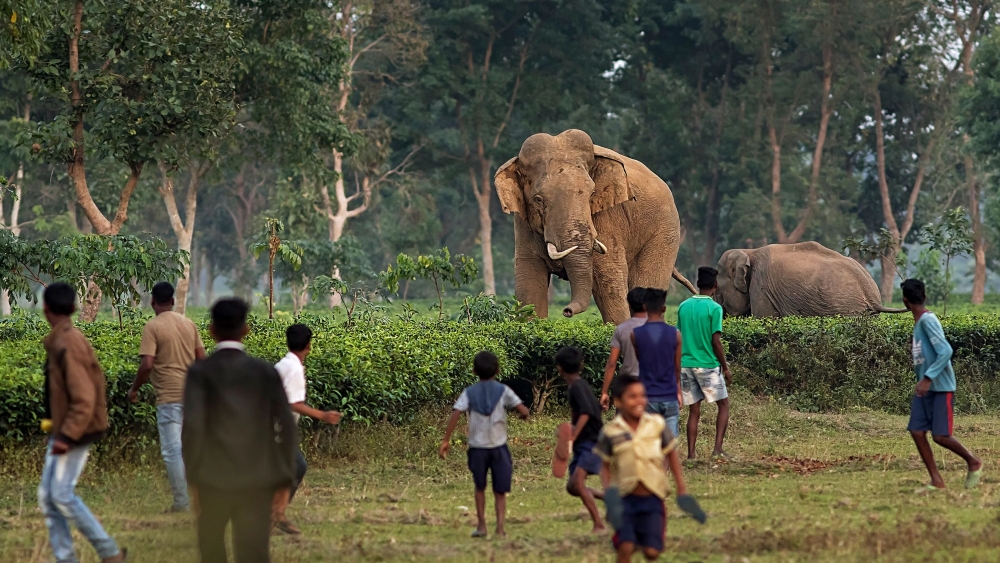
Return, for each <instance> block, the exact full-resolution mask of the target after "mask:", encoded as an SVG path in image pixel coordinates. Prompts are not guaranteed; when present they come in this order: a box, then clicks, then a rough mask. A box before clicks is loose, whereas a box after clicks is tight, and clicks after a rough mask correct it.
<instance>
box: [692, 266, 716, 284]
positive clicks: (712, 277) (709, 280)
mask: <svg viewBox="0 0 1000 563" xmlns="http://www.w3.org/2000/svg"><path fill="white" fill-rule="evenodd" d="M718 277H719V271H718V270H716V269H715V268H712V267H710V266H702V267H700V268H698V284H697V285H698V289H711V288H713V287H715V281H716V278H718Z"/></svg>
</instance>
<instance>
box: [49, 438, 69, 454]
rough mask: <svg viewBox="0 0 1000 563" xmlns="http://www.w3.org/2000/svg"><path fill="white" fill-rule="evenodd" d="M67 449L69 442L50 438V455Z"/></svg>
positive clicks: (64, 451) (61, 452)
mask: <svg viewBox="0 0 1000 563" xmlns="http://www.w3.org/2000/svg"><path fill="white" fill-rule="evenodd" d="M68 451H69V444H67V443H66V442H63V441H62V440H52V455H62V454H64V453H66V452H68Z"/></svg>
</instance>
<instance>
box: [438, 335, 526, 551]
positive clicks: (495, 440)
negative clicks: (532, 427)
mask: <svg viewBox="0 0 1000 563" xmlns="http://www.w3.org/2000/svg"><path fill="white" fill-rule="evenodd" d="M472 371H473V373H475V374H476V375H477V376H479V383H476V384H475V385H472V386H471V387H467V388H466V389H465V390H464V391H462V394H461V395H460V396H459V397H458V400H457V401H455V407H454V410H453V411H452V413H451V418H449V419H448V427H447V428H446V429H445V431H444V439H443V440H442V441H441V447H440V448H439V449H438V455H439V456H441V459H444V458H445V457H446V456H447V455H448V451H449V450H450V449H451V434H452V432H454V431H455V427H456V426H457V425H458V419H459V418H460V417H461V416H462V413H466V414H467V415H468V417H469V451H468V463H469V471H471V472H472V481H473V483H474V484H475V486H476V519H477V524H476V530H475V531H474V532H472V537H474V538H485V537H486V473H487V472H489V473H490V476H491V477H492V484H493V500H494V503H495V505H496V513H497V528H496V534H497V537H501V538H502V537H504V536H505V535H506V530H505V529H504V520H505V517H506V515H507V493H509V492H510V486H511V477H512V475H513V472H514V464H513V461H512V460H511V457H510V450H509V449H508V448H507V409H515V410H517V414H518V416H519V417H520V418H521V420H528V417H529V415H530V413H529V412H528V408H527V407H525V406H524V404H523V403H522V402H521V399H520V397H518V396H517V394H516V393H514V391H513V390H511V388H510V387H507V386H506V385H504V384H503V383H500V382H499V381H497V380H496V377H497V374H498V373H500V361H499V360H498V359H497V357H496V356H495V355H494V354H493V353H492V352H485V351H484V352H480V353H478V354H476V357H475V359H474V360H473V364H472Z"/></svg>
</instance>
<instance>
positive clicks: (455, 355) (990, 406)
mask: <svg viewBox="0 0 1000 563" xmlns="http://www.w3.org/2000/svg"><path fill="white" fill-rule="evenodd" d="M299 320H300V321H301V322H306V323H307V324H309V325H310V326H312V328H313V330H314V333H315V337H314V342H313V353H312V355H310V356H309V358H308V360H307V361H306V367H307V374H308V377H309V383H310V385H309V399H308V400H309V402H310V403H311V404H312V405H313V406H315V407H317V408H322V409H329V408H336V409H340V410H342V411H343V412H344V413H345V415H346V416H347V418H348V420H353V421H358V422H362V423H370V422H373V421H381V420H385V421H390V422H399V421H405V420H408V419H409V418H410V417H412V416H413V415H414V414H415V413H417V412H418V411H419V410H420V409H421V408H423V407H426V406H428V405H431V406H433V405H440V406H446V405H447V404H448V402H449V401H451V400H453V399H454V398H455V396H456V395H458V393H459V392H460V391H461V389H462V388H464V387H465V386H467V385H469V384H471V383H473V382H474V381H475V376H474V375H473V374H472V369H471V366H472V357H473V356H474V355H475V354H476V353H477V352H479V351H480V350H484V349H485V350H491V351H493V352H494V353H496V354H497V356H498V357H499V358H500V363H501V370H502V371H501V378H502V379H506V380H508V381H511V384H512V386H515V389H516V390H518V392H519V393H520V394H522V398H524V399H525V400H526V402H529V403H530V404H533V406H534V407H535V408H536V409H537V408H542V407H544V405H545V404H546V403H547V402H548V401H550V400H551V399H552V397H553V393H554V391H555V390H556V389H559V388H560V382H559V381H558V375H557V374H556V371H555V367H554V364H553V361H552V356H553V355H554V354H555V352H556V351H557V350H558V349H559V348H560V347H561V346H565V345H574V346H577V347H579V348H581V349H583V351H584V354H585V358H586V365H585V369H584V377H585V378H586V379H588V380H589V381H591V383H593V384H594V385H595V386H598V385H599V384H600V380H601V377H602V374H603V368H604V362H605V361H606V359H607V353H608V342H609V341H610V337H611V332H612V328H611V327H610V326H608V325H602V324H600V323H598V322H566V321H561V320H543V321H534V322H528V323H519V322H503V323H495V324H469V323H468V322H441V323H439V322H413V321H410V322H405V321H389V320H386V321H385V322H383V323H369V324H362V325H357V326H354V327H351V328H346V327H344V326H343V324H342V323H339V322H336V321H334V320H333V319H332V318H330V317H324V316H315V315H304V316H302V317H299ZM287 324H288V321H287V320H284V321H277V320H276V321H268V320H266V319H263V320H261V319H256V318H255V319H252V320H251V334H250V337H249V338H248V339H247V342H246V344H247V348H248V350H249V352H250V353H251V354H254V355H257V356H260V357H262V358H264V359H267V360H269V361H277V360H278V359H279V358H281V356H283V355H284V353H285V342H284V328H285V326H286V325H287ZM912 325H913V321H912V319H911V318H909V317H907V316H901V315H898V316H889V315H883V316H881V317H876V318H854V319H820V318H811V319H792V318H789V319H727V320H726V322H725V329H724V340H725V341H726V344H727V347H728V351H729V357H730V362H731V364H732V366H733V372H734V378H735V381H736V384H737V385H741V386H744V387H746V388H748V389H749V390H750V391H751V392H753V393H755V394H758V395H766V396H772V397H776V398H777V399H779V400H780V401H782V402H785V403H787V404H790V405H792V406H793V407H795V408H797V409H800V410H804V411H813V412H815V411H829V410H837V409H842V408H847V407H852V406H865V407H869V408H873V409H880V410H885V411H888V412H893V413H904V412H906V411H907V409H908V406H909V399H910V395H911V392H912V388H913V383H914V381H913V371H912V368H911V365H910V364H911V359H910V337H911V330H912ZM944 328H945V332H946V334H947V335H948V338H949V340H950V341H951V343H952V346H953V347H954V348H955V360H954V361H955V370H956V373H957V375H958V380H959V389H958V393H956V402H955V405H956V408H957V409H958V410H959V411H962V412H977V413H981V412H987V411H993V410H996V409H997V407H998V406H1000V383H998V380H997V378H996V375H995V374H997V373H998V372H1000V344H998V343H1000V318H998V317H993V316H989V317H975V316H952V317H949V318H947V319H945V320H944ZM82 329H83V331H84V333H85V334H86V335H87V337H88V338H90V339H91V342H92V343H93V344H94V348H95V349H96V350H97V356H98V359H99V360H100V361H101V365H102V366H103V367H104V370H105V373H106V375H107V380H108V408H109V415H110V419H111V423H112V432H113V433H115V434H129V435H138V434H147V435H155V431H156V421H155V419H156V414H155V407H154V406H153V402H152V399H153V394H152V390H151V389H150V388H149V387H148V386H147V388H146V389H145V390H144V391H143V393H144V394H143V398H144V400H145V402H143V403H140V404H137V405H130V404H128V402H127V401H126V399H125V394H126V392H127V391H128V387H129V385H130V384H131V382H132V378H133V376H134V375H135V370H136V368H137V367H138V357H137V353H138V348H139V337H140V333H141V323H140V322H134V323H126V324H125V326H124V328H122V329H119V327H118V323H113V322H98V323H93V324H89V325H82ZM47 331H48V328H47V326H46V325H45V324H44V322H42V321H40V320H39V319H38V318H37V317H34V316H23V317H18V318H16V319H12V320H4V321H0V358H2V359H3V360H2V361H3V371H2V374H3V375H2V376H0V397H2V399H0V438H3V439H6V440H8V441H14V442H20V441H23V440H26V439H28V438H29V437H31V436H33V435H38V434H39V430H38V427H39V426H38V424H39V419H40V418H41V417H42V413H43V412H44V408H43V406H42V384H43V376H42V364H43V361H44V351H43V349H42V345H41V340H42V338H44V336H45V334H46V333H47ZM202 331H203V332H202V336H203V338H204V339H205V341H206V342H208V341H209V340H208V334H207V332H206V331H205V330H204V326H202ZM528 389H530V395H531V396H530V397H529V396H526V394H527V390H528ZM306 424H309V423H308V422H307V423H306Z"/></svg>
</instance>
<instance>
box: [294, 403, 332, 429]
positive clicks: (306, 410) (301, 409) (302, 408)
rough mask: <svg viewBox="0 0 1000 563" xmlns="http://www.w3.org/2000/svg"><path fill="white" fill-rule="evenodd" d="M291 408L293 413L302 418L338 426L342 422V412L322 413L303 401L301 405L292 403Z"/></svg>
mask: <svg viewBox="0 0 1000 563" xmlns="http://www.w3.org/2000/svg"><path fill="white" fill-rule="evenodd" d="M291 406H292V412H296V413H299V414H301V415H302V416H308V417H310V418H315V419H316V420H322V421H323V422H325V423H327V424H338V423H339V422H340V411H321V410H319V409H314V408H312V407H310V406H309V405H307V404H306V403H305V401H302V402H301V403H292V405H291Z"/></svg>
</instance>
